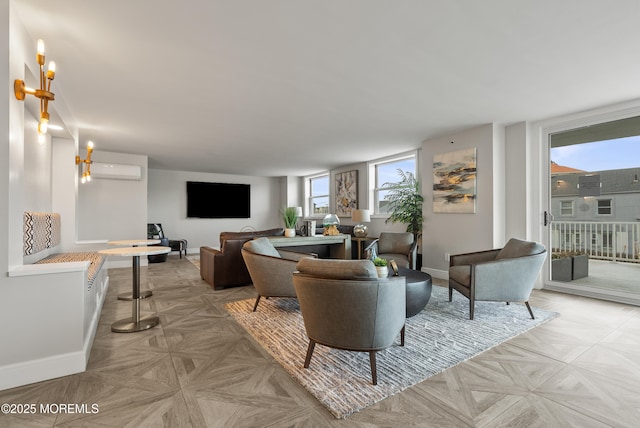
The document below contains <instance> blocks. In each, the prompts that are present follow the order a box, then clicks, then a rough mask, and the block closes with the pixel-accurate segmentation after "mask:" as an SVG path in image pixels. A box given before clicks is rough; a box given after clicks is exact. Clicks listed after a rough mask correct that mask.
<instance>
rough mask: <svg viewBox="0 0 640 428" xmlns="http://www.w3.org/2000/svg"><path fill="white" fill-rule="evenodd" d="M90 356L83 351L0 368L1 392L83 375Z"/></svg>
mask: <svg viewBox="0 0 640 428" xmlns="http://www.w3.org/2000/svg"><path fill="white" fill-rule="evenodd" d="M87 359H88V356H87V355H85V352H83V351H77V352H71V353H68V354H63V355H55V356H52V357H47V358H41V359H37V360H31V361H25V362H21V363H16V364H10V365H6V366H2V367H0V391H2V390H5V389H9V388H15V387H17V386H22V385H28V384H30V383H35V382H41V381H43V380H49V379H54V378H57V377H62V376H68V375H71V374H75V373H81V372H83V371H85V370H86V368H87V364H86V361H87Z"/></svg>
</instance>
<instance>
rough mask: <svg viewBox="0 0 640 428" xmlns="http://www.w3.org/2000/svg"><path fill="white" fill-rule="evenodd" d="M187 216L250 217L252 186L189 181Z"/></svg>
mask: <svg viewBox="0 0 640 428" xmlns="http://www.w3.org/2000/svg"><path fill="white" fill-rule="evenodd" d="M187 217H190V218H249V217H251V186H250V185H248V184H235V183H205V182H201V181H187Z"/></svg>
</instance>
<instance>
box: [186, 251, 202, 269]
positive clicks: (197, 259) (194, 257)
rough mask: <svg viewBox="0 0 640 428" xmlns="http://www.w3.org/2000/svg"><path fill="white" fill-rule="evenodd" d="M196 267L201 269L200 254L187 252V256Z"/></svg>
mask: <svg viewBox="0 0 640 428" xmlns="http://www.w3.org/2000/svg"><path fill="white" fill-rule="evenodd" d="M185 257H186V258H187V260H189V261H190V262H191V263H192V264H193V265H194V266H195V267H197V268H198V270H199V269H200V254H187V255H186V256H185Z"/></svg>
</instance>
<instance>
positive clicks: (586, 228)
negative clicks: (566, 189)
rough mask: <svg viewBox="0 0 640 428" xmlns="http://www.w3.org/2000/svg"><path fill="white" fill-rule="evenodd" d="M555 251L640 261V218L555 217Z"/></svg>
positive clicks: (552, 227) (606, 258) (623, 260)
mask: <svg viewBox="0 0 640 428" xmlns="http://www.w3.org/2000/svg"><path fill="white" fill-rule="evenodd" d="M551 243H552V249H553V252H563V251H582V252H584V253H586V254H587V255H589V258H591V259H600V260H612V261H616V262H629V263H640V222H588V221H575V222H574V221H553V222H552V223H551Z"/></svg>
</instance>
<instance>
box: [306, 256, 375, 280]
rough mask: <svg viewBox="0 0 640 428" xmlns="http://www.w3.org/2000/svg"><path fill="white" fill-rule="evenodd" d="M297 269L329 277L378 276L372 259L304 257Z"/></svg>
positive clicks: (357, 277)
mask: <svg viewBox="0 0 640 428" xmlns="http://www.w3.org/2000/svg"><path fill="white" fill-rule="evenodd" d="M296 269H297V270H298V271H299V272H300V273H303V274H306V275H312V276H317V277H321V278H329V279H368V278H377V277H378V273H377V272H376V267H375V266H374V265H373V262H372V261H371V260H339V259H338V260H336V259H312V258H306V259H302V260H300V261H299V262H298V264H297V265H296Z"/></svg>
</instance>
